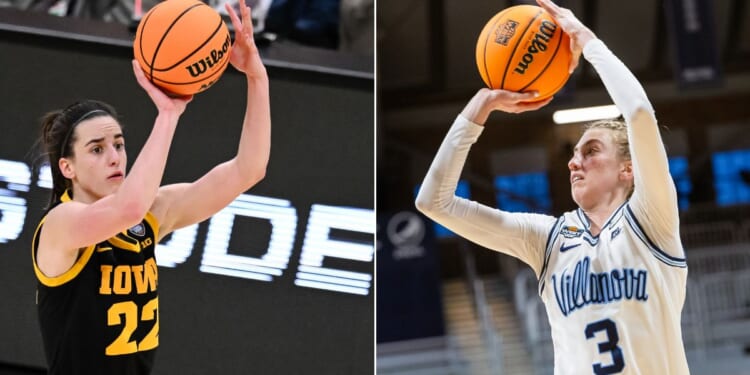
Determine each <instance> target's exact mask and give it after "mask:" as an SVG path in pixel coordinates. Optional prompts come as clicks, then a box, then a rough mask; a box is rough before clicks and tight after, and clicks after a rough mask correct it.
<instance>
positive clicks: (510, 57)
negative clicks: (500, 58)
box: [499, 9, 543, 90]
mask: <svg viewBox="0 0 750 375" xmlns="http://www.w3.org/2000/svg"><path fill="white" fill-rule="evenodd" d="M542 12H543V11H542V9H539V11H538V12H537V13H536V15H535V16H534V18H532V19H531V21H530V22H529V23H528V24H527V25H526V28H525V29H523V32H522V33H521V36H520V37H519V38H518V40H517V41H516V45H515V46H514V47H513V52H511V53H510V56H508V64H506V65H505V69H504V70H503V79H502V81H500V87H499V88H500V89H503V90H504V89H505V77H506V76H507V75H508V68H510V63H511V62H512V61H513V55H515V54H516V50H517V49H518V45H519V44H521V41H522V40H523V37H524V36H525V35H526V32H527V31H529V28H530V27H531V25H532V24H533V23H534V21H536V19H537V18H539V16H540V15H542Z"/></svg>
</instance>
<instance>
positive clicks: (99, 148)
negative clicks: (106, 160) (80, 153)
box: [91, 146, 102, 154]
mask: <svg viewBox="0 0 750 375" xmlns="http://www.w3.org/2000/svg"><path fill="white" fill-rule="evenodd" d="M91 152H93V153H95V154H101V153H102V147H101V146H94V147H93V148H92V149H91Z"/></svg>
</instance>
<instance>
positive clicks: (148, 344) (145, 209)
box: [32, 2, 271, 375]
mask: <svg viewBox="0 0 750 375" xmlns="http://www.w3.org/2000/svg"><path fill="white" fill-rule="evenodd" d="M240 4H241V6H240V13H241V19H240V18H239V17H238V16H237V14H236V13H235V12H234V11H233V10H232V9H231V8H230V7H227V10H228V11H229V13H230V16H231V19H232V23H233V24H234V28H235V30H236V31H235V44H234V46H233V48H232V54H231V57H230V62H231V64H232V65H233V66H234V67H235V68H236V69H238V70H240V71H241V72H244V73H245V75H246V76H247V82H248V89H247V109H246V113H245V117H244V122H243V125H242V135H241V137H240V141H239V148H238V151H237V155H236V156H235V157H234V158H233V159H231V160H229V161H227V162H225V163H222V164H220V165H218V166H216V167H214V168H213V169H212V170H211V171H210V172H208V173H207V174H206V175H204V176H203V177H201V178H200V179H198V180H197V181H195V182H192V183H183V184H174V185H167V186H162V187H160V186H159V183H160V181H161V178H162V174H163V172H164V167H165V164H166V159H167V154H168V152H169V147H170V144H171V142H172V137H173V135H174V132H175V129H176V128H177V121H178V119H179V117H180V115H181V114H182V113H183V111H184V110H185V107H186V106H187V104H188V103H189V102H190V100H191V98H170V97H168V96H166V95H165V94H164V93H162V92H161V91H160V90H159V89H158V88H156V87H155V86H153V85H152V84H151V83H150V82H149V81H148V79H147V78H146V77H145V76H144V74H143V72H142V70H141V68H140V66H138V64H137V63H136V62H135V61H134V62H133V71H134V72H135V76H136V80H137V81H138V83H139V84H140V85H141V87H143V89H144V90H145V91H146V93H147V94H148V95H149V97H150V98H151V99H152V101H153V102H154V104H155V105H156V107H157V109H158V115H157V116H156V120H155V123H154V127H153V129H152V131H151V134H150V136H149V138H148V140H147V141H146V143H145V145H144V146H143V149H142V150H141V152H140V154H139V155H138V157H137V159H136V160H135V163H134V164H133V167H132V168H131V169H130V173H128V174H127V175H126V173H125V170H126V164H127V156H126V153H125V141H124V137H123V134H122V129H121V127H120V124H119V123H118V121H117V116H116V114H115V112H114V110H113V109H112V108H111V107H109V106H108V105H106V104H104V103H101V102H96V101H84V102H79V103H76V104H73V105H71V106H70V107H68V108H66V109H64V110H62V111H56V112H53V113H50V114H48V115H47V116H46V117H45V119H44V124H43V129H42V142H43V144H44V145H45V147H46V151H47V154H48V156H49V162H50V167H51V169H52V177H53V182H54V184H53V185H54V186H53V191H52V197H51V199H50V209H49V211H48V212H47V214H46V216H45V217H44V218H43V219H42V220H41V222H40V223H39V226H38V228H37V230H36V233H35V235H34V241H33V245H32V250H33V251H32V254H33V263H34V270H35V273H36V275H37V278H38V281H39V283H38V289H37V305H38V312H39V322H40V326H41V331H42V338H43V341H44V350H45V355H46V359H47V363H48V366H49V373H50V374H66V375H83V374H107V375H117V374H148V373H150V371H151V368H152V365H153V361H154V355H155V351H156V348H157V347H158V346H159V299H158V294H157V285H158V273H157V267H156V261H155V259H154V247H155V245H156V243H158V242H159V240H160V239H162V238H164V236H166V235H168V234H169V233H171V232H172V231H174V230H176V229H179V228H182V227H185V226H188V225H191V224H193V223H197V222H199V221H202V220H204V219H206V218H208V217H210V216H211V215H213V214H214V213H216V212H218V211H219V210H221V209H222V208H224V207H225V206H227V205H228V204H229V203H230V202H232V201H233V200H234V199H235V198H236V197H237V196H239V195H240V194H241V193H243V192H244V191H246V190H247V189H249V188H250V187H251V186H253V185H255V184H256V183H257V182H258V181H260V180H261V179H262V178H263V176H264V173H265V169H266V165H267V163H268V157H269V150H270V132H271V130H270V126H271V115H270V104H269V92H268V76H267V74H266V69H265V67H264V66H263V63H262V61H261V59H260V56H259V55H258V50H257V48H256V46H255V42H254V40H253V30H252V21H251V17H250V9H249V8H248V7H247V6H245V5H244V2H240ZM195 197H200V199H196V198H195Z"/></svg>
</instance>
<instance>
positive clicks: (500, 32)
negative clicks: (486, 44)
mask: <svg viewBox="0 0 750 375" xmlns="http://www.w3.org/2000/svg"><path fill="white" fill-rule="evenodd" d="M517 26H518V22H516V21H513V20H507V21H505V23H503V24H502V25H500V26H498V28H497V29H495V43H497V44H502V45H504V46H507V45H508V41H510V39H511V38H513V35H515V34H516V27H517Z"/></svg>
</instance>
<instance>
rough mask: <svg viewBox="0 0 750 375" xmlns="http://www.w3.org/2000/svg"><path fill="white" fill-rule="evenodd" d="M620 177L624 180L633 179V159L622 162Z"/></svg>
mask: <svg viewBox="0 0 750 375" xmlns="http://www.w3.org/2000/svg"><path fill="white" fill-rule="evenodd" d="M620 178H621V179H623V180H632V179H633V162H632V161H631V160H626V161H624V162H622V164H621V166H620Z"/></svg>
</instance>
